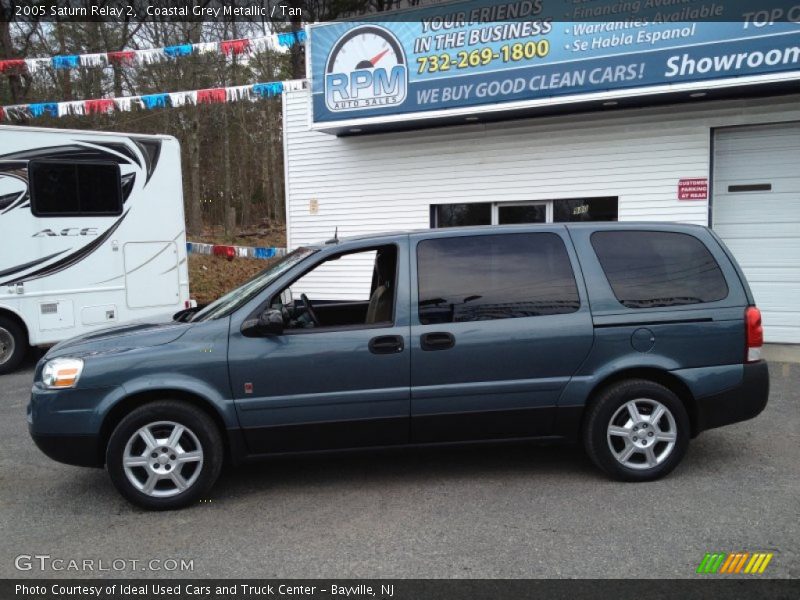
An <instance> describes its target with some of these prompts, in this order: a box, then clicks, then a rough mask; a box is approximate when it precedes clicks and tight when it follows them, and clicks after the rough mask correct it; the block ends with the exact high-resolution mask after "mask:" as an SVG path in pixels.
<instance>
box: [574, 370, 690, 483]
mask: <svg viewBox="0 0 800 600" xmlns="http://www.w3.org/2000/svg"><path fill="white" fill-rule="evenodd" d="M689 429H690V428H689V416H688V415H687V413H686V409H685V408H684V406H683V403H682V402H681V400H680V398H678V397H677V396H676V395H675V394H674V393H673V392H672V391H671V390H669V389H667V388H666V387H664V386H662V385H659V384H657V383H655V382H653V381H647V380H644V379H631V380H628V381H622V382H619V383H617V384H614V385H612V386H611V387H609V388H606V389H605V390H603V391H602V392H601V393H600V395H599V396H598V397H597V398H596V399H595V400H594V401H593V402H592V404H591V405H590V407H589V412H588V414H587V417H586V421H585V425H584V430H583V441H584V445H585V447H586V451H587V453H588V454H589V456H590V458H591V459H592V460H593V461H594V463H595V464H596V465H597V466H599V467H600V468H601V469H603V470H604V471H605V472H606V473H608V474H609V475H611V476H612V477H614V478H615V479H619V480H621V481H651V480H653V479H658V478H659V477H663V476H664V475H666V474H667V473H669V472H670V471H672V469H674V468H675V467H676V466H677V465H678V463H679V462H680V461H681V459H682V458H683V455H684V454H685V453H686V449H687V447H688V445H689V436H690V431H689Z"/></svg>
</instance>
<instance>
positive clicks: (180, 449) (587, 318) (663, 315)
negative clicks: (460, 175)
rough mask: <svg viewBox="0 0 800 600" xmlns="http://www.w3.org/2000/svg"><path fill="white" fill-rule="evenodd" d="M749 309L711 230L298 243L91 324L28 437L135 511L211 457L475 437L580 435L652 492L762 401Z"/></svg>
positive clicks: (640, 228) (198, 491) (523, 231)
mask: <svg viewBox="0 0 800 600" xmlns="http://www.w3.org/2000/svg"><path fill="white" fill-rule="evenodd" d="M762 343H763V330H762V325H761V315H760V313H759V310H758V308H756V306H755V303H754V300H753V296H752V293H751V292H750V289H749V287H748V284H747V282H746V281H745V278H744V275H743V274H742V271H741V269H740V268H739V266H738V265H737V263H736V261H735V260H734V258H733V257H732V256H731V253H730V252H729V251H728V250H727V249H726V248H725V246H724V245H723V243H722V242H721V241H720V240H719V238H718V237H717V236H716V235H715V234H714V232H713V231H711V230H710V229H708V228H706V227H701V226H695V225H679V224H656V223H570V224H550V225H522V226H504V227H475V228H453V229H434V230H426V231H412V232H403V233H388V234H381V235H370V236H365V237H358V238H351V239H346V240H344V239H342V240H339V239H337V238H334V239H332V240H329V241H328V242H326V243H323V244H319V245H312V246H306V247H301V248H298V249H296V250H294V251H293V252H291V253H290V254H288V255H287V256H286V257H285V258H283V259H282V260H280V261H278V262H276V263H274V264H272V265H271V266H269V268H267V269H266V270H264V271H263V272H262V273H260V274H259V275H257V276H256V277H254V278H253V279H251V280H250V281H248V282H247V283H245V284H243V285H242V286H241V287H239V288H237V289H235V290H234V291H232V292H230V293H228V294H227V295H225V296H223V297H222V298H220V299H219V300H217V301H215V302H213V303H211V304H209V305H207V306H205V307H202V308H194V309H188V310H185V311H181V312H179V313H177V314H176V315H175V316H174V317H173V319H172V320H170V321H168V322H159V323H138V324H133V325H127V326H124V327H118V328H114V329H108V330H105V331H102V332H95V333H92V334H88V335H84V336H81V337H78V338H75V339H72V340H68V341H65V342H61V343H59V344H58V345H56V346H54V347H53V348H52V349H51V350H50V351H49V352H48V353H47V354H46V355H45V356H44V357H43V358H42V359H41V361H40V362H39V364H38V365H37V366H36V371H35V379H34V383H33V390H32V397H31V402H30V405H29V407H28V423H29V428H30V433H31V435H32V436H33V439H34V440H35V442H36V444H37V445H38V446H39V448H40V449H41V450H42V451H43V452H44V453H45V454H47V455H48V456H50V457H51V458H53V459H55V460H58V461H61V462H65V463H68V464H73V465H84V466H93V467H102V466H105V467H106V468H107V470H108V472H109V475H110V477H111V480H112V482H113V483H114V485H115V486H116V487H117V489H118V490H119V492H120V493H121V494H122V495H123V496H124V497H125V498H127V499H128V500H129V501H131V502H133V503H134V504H137V505H139V506H141V507H144V508H148V509H170V508H177V507H182V506H187V505H189V504H192V503H195V502H198V501H199V499H200V498H201V497H202V496H203V495H204V494H206V493H207V492H208V491H209V489H210V488H211V487H212V485H213V484H214V482H215V480H216V479H217V477H218V475H219V474H220V471H221V470H222V468H223V465H236V464H239V463H241V462H243V461H249V460H253V459H258V458H262V457H266V456H270V455H276V454H284V453H299V452H320V451H333V450H344V449H355V448H364V449H366V448H378V447H390V446H399V445H428V444H452V443H468V442H478V441H488V440H495V441H500V440H506V441H508V440H524V439H538V440H554V441H556V440H566V441H580V442H581V443H582V444H583V446H584V447H585V449H586V452H587V454H588V455H589V457H590V458H591V459H592V461H593V462H594V463H596V465H597V466H598V467H600V468H601V469H602V470H603V471H605V472H606V473H607V474H608V475H609V476H611V477H613V478H616V479H619V480H624V481H633V482H636V481H649V480H653V479H656V478H659V477H661V476H663V475H666V474H667V473H669V472H670V471H672V469H674V468H675V467H676V465H677V464H678V463H679V462H680V461H681V459H682V458H683V456H684V454H685V453H686V450H687V446H688V444H689V440H690V439H691V438H693V437H695V436H697V435H698V434H699V433H700V432H702V431H704V430H707V429H710V428H712V427H719V426H721V425H726V424H729V423H734V422H737V421H743V420H745V419H750V418H752V417H755V416H756V415H758V414H759V413H760V412H761V411H762V410H763V409H764V407H765V406H766V403H767V397H768V395H769V375H768V371H767V364H766V363H765V362H764V361H763V360H762V359H761V356H760V351H761V346H762Z"/></svg>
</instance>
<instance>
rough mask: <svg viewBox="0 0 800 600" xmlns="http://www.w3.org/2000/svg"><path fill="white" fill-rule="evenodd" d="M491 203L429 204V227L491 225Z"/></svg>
mask: <svg viewBox="0 0 800 600" xmlns="http://www.w3.org/2000/svg"><path fill="white" fill-rule="evenodd" d="M491 224H492V203H491V202H477V203H471V204H434V205H433V206H431V227H432V228H434V229H435V228H437V227H465V226H467V225H491Z"/></svg>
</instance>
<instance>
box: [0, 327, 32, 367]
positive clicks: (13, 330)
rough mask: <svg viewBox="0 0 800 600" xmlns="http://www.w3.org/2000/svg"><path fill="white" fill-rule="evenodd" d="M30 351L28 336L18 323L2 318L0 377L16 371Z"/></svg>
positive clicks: (0, 330)
mask: <svg viewBox="0 0 800 600" xmlns="http://www.w3.org/2000/svg"><path fill="white" fill-rule="evenodd" d="M27 351H28V335H27V333H26V332H25V329H24V328H22V327H20V326H19V324H18V323H17V322H16V321H12V320H11V319H9V318H8V317H3V316H0V375H5V374H6V373H11V372H12V371H14V370H15V369H16V368H17V367H18V366H19V365H20V363H21V362H22V359H23V358H25V353H26V352H27Z"/></svg>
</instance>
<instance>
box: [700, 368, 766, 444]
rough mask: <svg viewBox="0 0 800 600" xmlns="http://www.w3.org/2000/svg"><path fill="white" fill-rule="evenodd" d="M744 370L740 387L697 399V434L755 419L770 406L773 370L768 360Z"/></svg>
mask: <svg viewBox="0 0 800 600" xmlns="http://www.w3.org/2000/svg"><path fill="white" fill-rule="evenodd" d="M743 367H744V372H743V375H742V381H741V383H740V384H739V385H737V386H736V387H734V388H731V389H729V390H725V391H724V392H720V393H718V394H714V395H711V396H706V397H703V398H697V427H696V432H697V433H699V432H701V431H705V430H706V429H713V428H715V427H722V426H723V425H730V424H731V423H738V422H740V421H746V420H748V419H752V418H753V417H756V416H758V415H759V414H760V413H761V411H763V410H764V408H765V407H766V406H767V399H768V398H769V369H768V367H767V363H766V361H763V360H762V361H759V362H756V363H750V364H746V365H743Z"/></svg>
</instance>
